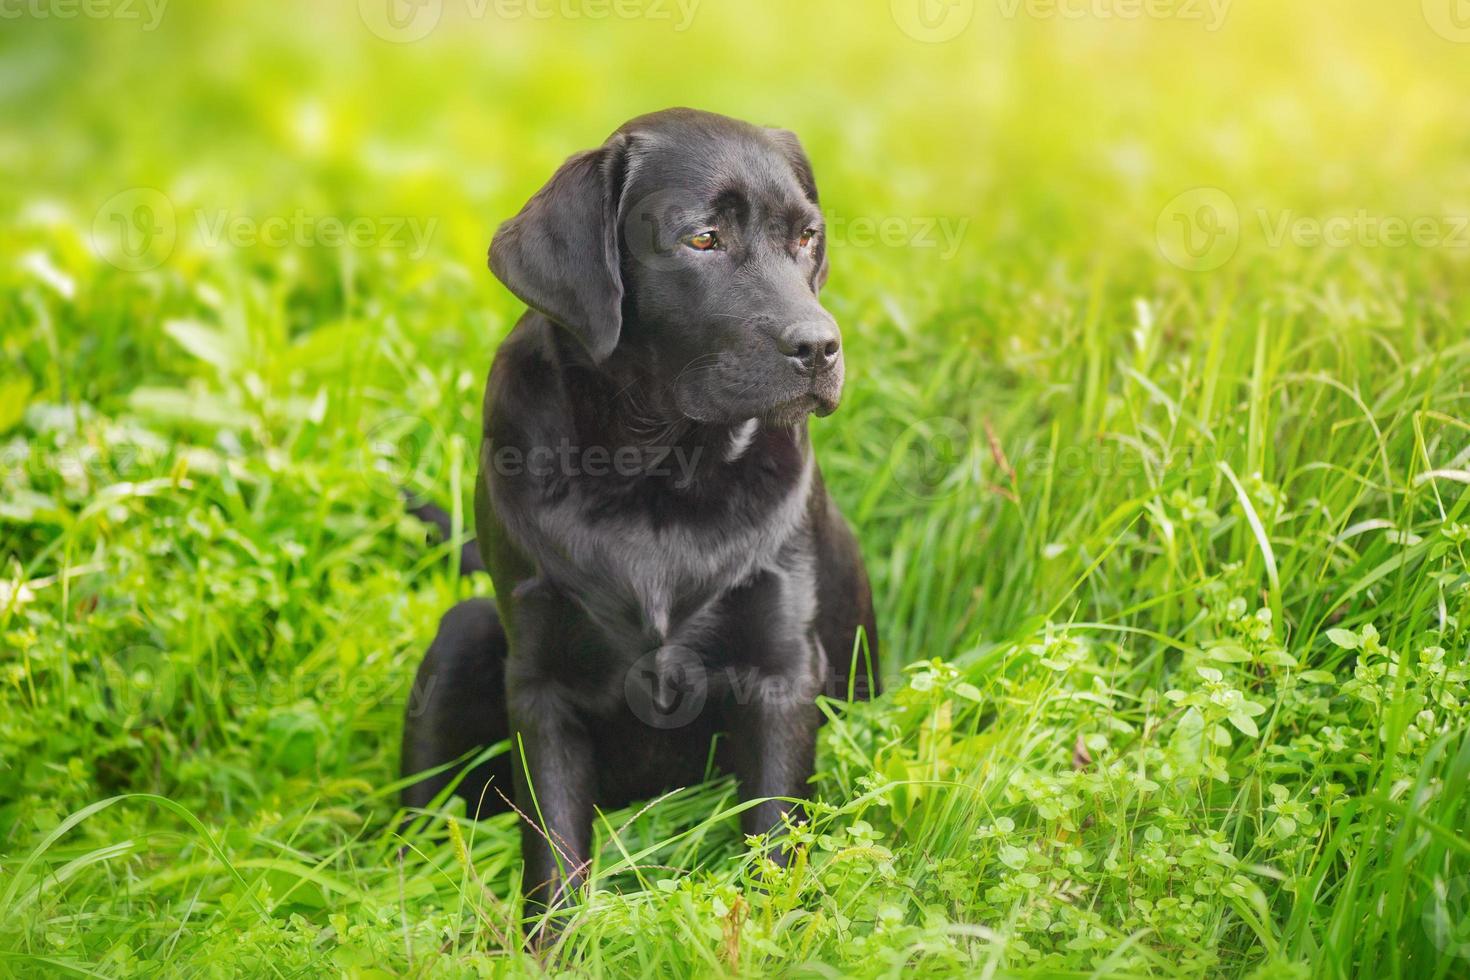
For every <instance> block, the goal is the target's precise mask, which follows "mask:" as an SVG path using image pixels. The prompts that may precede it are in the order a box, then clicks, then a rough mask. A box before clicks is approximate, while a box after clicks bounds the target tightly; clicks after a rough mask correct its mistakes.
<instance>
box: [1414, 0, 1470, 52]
mask: <svg viewBox="0 0 1470 980" xmlns="http://www.w3.org/2000/svg"><path fill="white" fill-rule="evenodd" d="M1423 6H1424V19H1425V20H1426V21H1427V22H1428V23H1429V27H1430V29H1432V30H1433V31H1434V33H1436V34H1438V35H1439V36H1440V37H1442V38H1444V39H1445V40H1446V41H1453V42H1455V43H1456V44H1470V0H1423Z"/></svg>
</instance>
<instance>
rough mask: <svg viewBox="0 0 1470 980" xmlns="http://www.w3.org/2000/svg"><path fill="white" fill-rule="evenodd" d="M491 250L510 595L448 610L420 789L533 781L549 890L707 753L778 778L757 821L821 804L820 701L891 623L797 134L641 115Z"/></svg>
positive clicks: (763, 797)
mask: <svg viewBox="0 0 1470 980" xmlns="http://www.w3.org/2000/svg"><path fill="white" fill-rule="evenodd" d="M489 264H490V268H491V270H492V271H493V272H494V274H495V275H496V277H498V278H499V279H500V281H501V282H502V283H504V284H505V286H506V287H507V288H509V290H510V291H511V292H512V293H513V294H514V295H515V296H516V297H518V298H519V299H520V300H522V301H523V302H524V303H525V304H526V305H527V306H528V307H529V309H528V310H527V312H526V313H525V315H524V316H523V317H521V319H520V320H519V322H518V323H517V324H516V326H515V328H514V330H513V331H512V332H511V333H510V335H509V336H508V337H507V339H506V340H505V341H504V343H503V344H502V345H501V346H500V348H499V350H498V352H497V353H496V356H495V359H494V363H493V365H492V366H491V369H490V375H489V380H488V382H487V384H486V388H485V402H484V430H483V439H482V443H481V448H480V460H479V477H478V480H477V485H476V492H475V509H474V510H475V522H476V523H475V529H476V536H477V539H478V545H479V556H480V557H482V558H483V562H484V566H485V567H486V568H487V569H488V571H489V573H490V576H491V578H492V580H493V582H494V586H495V596H496V598H495V600H494V601H493V602H492V601H491V600H488V599H471V600H468V601H466V602H462V603H460V604H459V605H456V606H455V607H453V608H452V609H450V610H449V612H448V613H446V614H445V616H444V617H443V620H442V621H441V623H440V625H439V631H438V635H437V636H436V637H435V639H434V641H433V643H432V644H431V645H430V647H429V650H428V653H427V655H426V656H425V658H424V660H423V663H422V664H421V665H420V667H419V670H418V674H417V676H416V678H415V681H414V688H413V692H412V695H411V697H410V702H409V709H408V712H407V718H406V723H405V730H404V738H403V770H404V773H405V775H408V776H412V775H414V774H419V773H424V772H432V775H429V776H427V777H426V778H423V779H421V780H419V781H418V782H415V783H413V784H412V785H410V786H409V787H408V789H406V790H405V791H404V793H403V803H404V805H405V806H406V807H409V808H422V807H426V806H428V805H429V804H430V802H431V801H432V800H433V799H435V797H436V796H438V795H439V794H440V792H441V791H442V790H444V789H445V787H446V786H448V785H450V783H451V781H452V780H454V779H456V778H459V779H460V782H459V783H458V786H457V789H456V792H457V793H458V794H459V795H460V796H461V797H463V798H464V800H465V801H466V803H467V804H468V806H469V812H470V813H471V814H472V815H480V816H483V815H485V814H487V813H493V812H500V811H503V810H506V809H508V808H509V807H510V806H511V804H512V802H513V804H514V807H515V809H516V810H517V811H518V812H519V813H520V814H521V817H522V820H521V824H522V854H523V858H524V864H525V870H524V874H523V878H522V883H523V889H524V892H525V895H526V898H527V901H528V908H531V909H540V910H542V911H543V912H544V911H546V910H549V909H553V908H556V907H558V906H560V905H562V904H564V903H565V902H566V901H567V900H568V898H569V896H571V895H573V894H574V893H575V892H576V890H577V889H578V888H579V887H580V886H581V885H582V884H583V883H584V882H585V880H586V870H587V867H588V862H589V857H590V847H591V843H592V840H591V838H592V820H593V808H594V807H602V808H613V807H619V806H623V805H625V804H627V803H629V802H631V801H634V800H638V799H644V798H648V797H653V796H656V795H658V794H660V793H662V792H665V791H667V790H670V789H672V788H676V787H679V786H685V785H690V784H694V783H697V782H700V781H701V780H703V779H705V778H707V777H708V776H709V775H710V763H711V760H713V762H714V764H715V767H716V768H717V769H719V770H720V771H724V772H733V773H734V774H735V776H736V778H737V782H738V786H739V792H740V795H741V797H742V799H744V800H747V801H759V802H755V803H754V805H752V806H751V807H750V808H749V809H746V810H745V811H744V812H743V813H742V815H741V820H742V827H743V829H744V831H745V832H746V833H747V834H764V833H769V832H775V834H776V835H779V833H780V832H781V830H782V828H783V827H784V826H785V823H786V821H787V820H788V819H799V818H800V812H799V811H798V809H797V808H798V807H799V806H800V804H799V801H800V800H802V799H804V798H805V797H806V796H807V792H808V789H807V786H808V782H809V781H810V779H811V777H812V774H813V768H814V754H815V743H816V732H817V728H818V726H819V724H820V722H821V719H822V714H821V712H820V710H819V709H818V707H817V706H816V698H817V697H818V696H819V695H823V694H826V695H830V696H834V697H836V698H859V699H861V698H866V697H869V696H871V695H873V694H875V693H877V686H878V676H879V675H878V659H877V658H878V635H877V629H876V624H875V622H874V615H873V602H872V593H871V589H870V587H869V584H868V577H867V572H866V569H865V567H864V564H863V559H862V555H861V553H860V551H859V549H858V543H857V540H856V538H855V537H854V536H853V533H852V531H851V530H850V529H849V527H848V525H847V524H846V522H845V521H844V519H843V517H842V515H841V514H840V513H839V511H838V509H837V507H836V505H835V504H834V503H833V501H832V498H831V497H830V496H829V495H828V493H827V490H826V487H825V486H824V485H823V482H822V474H821V470H820V469H819V468H818V466H817V463H816V460H815V459H814V457H813V453H812V447H811V442H810V440H809V437H808V432H807V419H808V417H809V416H810V415H814V414H815V415H818V416H825V415H827V414H829V413H831V412H832V411H833V410H835V409H836V408H837V405H838V400H839V398H840V396H841V393H842V387H843V374H844V358H843V352H842V344H841V335H840V333H839V331H838V328H837V324H836V322H835V321H834V320H833V318H832V316H831V315H830V314H829V313H828V312H827V311H826V310H825V309H824V308H823V307H822V305H821V304H820V302H819V300H818V294H819V292H820V290H821V288H822V286H823V284H824V283H825V281H826V279H827V270H828V260H827V247H826V241H825V239H824V235H823V220H822V213H821V211H820V209H819V204H818V196H817V186H816V181H815V179H814V177H813V172H812V166H811V163H810V162H809V160H808V159H807V155H806V153H805V152H804V150H803V149H802V146H801V144H800V142H799V141H798V140H797V138H796V136H795V135H794V134H792V133H790V132H788V131H785V130H780V129H770V128H764V127H760V126H755V125H751V124H749V123H745V122H741V121H738V120H735V119H730V118H727V117H724V116H719V115H714V114H711V113H707V112H701V111H696V110H691V109H670V110H666V111H663V112H657V113H653V114H651V115H647V116H642V117H640V118H637V119H634V120H632V121H631V122H629V123H627V124H625V125H624V126H622V127H621V128H620V129H618V130H617V131H616V132H615V133H613V134H612V136H610V137H609V138H608V139H607V141H606V142H605V143H603V144H602V146H600V147H599V148H597V149H595V150H591V151H588V152H584V153H580V154H578V155H576V156H573V157H571V158H570V159H569V160H567V161H566V163H565V164H563V165H562V167H561V168H560V169H558V170H557V171H556V173H555V174H554V175H553V176H552V178H551V180H550V181H549V182H548V183H547V184H546V186H545V187H543V188H542V189H541V190H540V191H539V192H538V193H536V195H535V196H533V197H532V198H531V199H530V201H529V202H527V204H526V205H525V207H524V208H523V209H522V210H521V211H520V213H518V214H517V215H516V216H515V217H513V218H511V219H510V220H508V221H506V222H505V223H504V224H502V225H501V226H500V228H499V230H498V231H497V232H496V234H495V235H494V238H493V241H492V244H491V246H490V254H489ZM429 516H431V518H432V517H434V516H436V515H433V514H430V515H429ZM437 517H439V518H441V519H440V520H439V521H438V522H439V523H440V524H442V525H444V526H445V530H447V524H448V522H447V520H444V519H442V518H443V515H442V512H441V513H439V514H438V515H437ZM474 558H475V556H474V555H469V554H467V555H466V556H465V562H464V564H465V567H470V568H472V567H475V566H476V565H477V564H478V563H477V562H475V560H474ZM504 739H509V740H510V752H509V753H505V754H502V755H500V756H499V757H498V758H493V759H491V760H490V761H488V762H483V763H481V764H480V765H478V766H477V767H476V768H475V769H473V770H472V771H470V772H468V773H463V774H462V773H459V772H456V771H453V766H452V765H451V764H452V763H454V762H455V761H456V760H462V759H464V758H465V757H466V756H468V755H469V754H471V753H473V752H474V750H476V749H477V748H481V747H484V746H488V745H492V744H494V743H496V742H499V741H501V740H504ZM511 786H513V787H514V789H513V792H512V791H511V790H510V787H511ZM772 856H773V858H774V859H775V860H777V861H778V862H781V861H785V860H788V857H787V855H786V852H785V850H784V849H782V848H780V847H777V848H774V849H773V851H772Z"/></svg>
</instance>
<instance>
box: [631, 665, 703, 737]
mask: <svg viewBox="0 0 1470 980" xmlns="http://www.w3.org/2000/svg"><path fill="white" fill-rule="evenodd" d="M623 696H624V697H626V698H627V700H628V707H629V708H630V709H631V710H632V712H633V714H634V715H635V716H636V717H637V718H638V720H639V721H641V722H643V723H644V724H645V725H647V726H649V727H650V728H662V729H669V728H683V727H684V726H685V725H687V724H689V723H690V722H691V721H693V720H694V719H695V718H697V717H698V716H699V713H700V711H702V710H703V709H704V702H705V699H706V698H708V697H709V678H708V675H706V673H705V670H704V661H703V659H701V658H700V656H699V654H697V653H695V652H694V651H693V650H690V649H689V648H688V647H682V646H679V645H677V644H672V645H670V646H663V647H659V648H658V649H657V650H653V651H651V652H649V653H645V654H644V655H643V656H641V657H639V658H638V659H637V660H636V661H634V662H633V666H631V667H629V668H628V673H627V676H626V677H625V678H624V679H623Z"/></svg>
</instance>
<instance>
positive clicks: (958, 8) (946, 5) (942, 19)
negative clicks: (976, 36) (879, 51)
mask: <svg viewBox="0 0 1470 980" xmlns="http://www.w3.org/2000/svg"><path fill="white" fill-rule="evenodd" d="M888 7H889V10H890V11H891V12H892V13H893V22H894V23H895V24H897V25H898V29H899V30H901V31H903V32H904V33H905V34H907V35H908V36H909V37H911V38H913V39H914V40H915V41H922V42H924V43H925V44H942V43H944V42H945V41H953V40H954V39H955V38H957V37H959V36H960V35H961V34H963V33H964V31H965V28H967V27H969V26H970V21H972V20H974V19H975V0H890V2H889V5H888Z"/></svg>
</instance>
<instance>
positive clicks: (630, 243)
mask: <svg viewBox="0 0 1470 980" xmlns="http://www.w3.org/2000/svg"><path fill="white" fill-rule="evenodd" d="M703 211H704V209H703V208H702V207H701V206H700V203H699V201H698V200H697V199H696V198H695V197H694V195H693V194H690V193H689V192H688V191H682V190H677V189H668V190H661V191H654V192H653V193H652V194H649V195H648V196H646V197H643V198H640V199H638V200H637V201H634V202H633V203H632V204H631V205H629V206H628V208H627V210H626V211H625V212H624V214H623V241H624V242H625V243H626V244H627V247H628V251H629V253H630V254H632V256H633V257H634V258H635V259H637V260H638V261H639V262H641V263H642V264H643V265H645V266H647V267H648V268H650V269H654V270H656V271H664V270H668V269H671V268H674V267H675V266H676V264H677V263H678V262H679V260H680V258H681V256H680V255H679V254H678V250H679V249H681V248H688V247H689V246H687V245H685V244H684V243H683V242H682V241H680V238H679V236H680V235H682V234H685V233H686V232H687V231H690V230H693V231H702V230H703V229H699V228H695V227H694V224H693V223H695V222H697V221H698V220H699V218H700V216H701V214H702V212H703Z"/></svg>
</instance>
